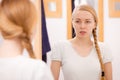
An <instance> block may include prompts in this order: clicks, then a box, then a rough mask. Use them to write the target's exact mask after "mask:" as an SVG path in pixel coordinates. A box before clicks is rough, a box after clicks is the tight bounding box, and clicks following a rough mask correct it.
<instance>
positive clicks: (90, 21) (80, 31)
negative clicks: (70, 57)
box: [72, 10, 96, 38]
mask: <svg viewBox="0 0 120 80" xmlns="http://www.w3.org/2000/svg"><path fill="white" fill-rule="evenodd" d="M72 24H73V28H74V30H75V33H76V37H79V38H83V37H90V36H91V34H92V30H93V29H94V28H95V27H96V26H95V25H96V24H95V20H94V17H93V15H92V14H91V13H90V12H88V11H83V10H79V11H76V12H75V13H74V15H73V20H72Z"/></svg>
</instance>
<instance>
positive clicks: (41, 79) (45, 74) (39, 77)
mask: <svg viewBox="0 0 120 80" xmlns="http://www.w3.org/2000/svg"><path fill="white" fill-rule="evenodd" d="M33 75H34V77H33V79H32V80H54V78H53V75H52V72H51V70H50V67H49V66H47V64H45V63H44V62H41V63H38V65H37V66H36V68H35V71H34V74H33Z"/></svg>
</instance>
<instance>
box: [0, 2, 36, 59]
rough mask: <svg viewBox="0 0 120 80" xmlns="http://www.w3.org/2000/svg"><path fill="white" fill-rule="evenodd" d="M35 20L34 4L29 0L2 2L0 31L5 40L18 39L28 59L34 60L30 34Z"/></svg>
mask: <svg viewBox="0 0 120 80" xmlns="http://www.w3.org/2000/svg"><path fill="white" fill-rule="evenodd" d="M36 20H37V12H36V8H35V6H34V4H33V3H32V2H31V1H29V0H2V2H1V4H0V30H1V33H2V35H3V37H4V38H5V39H12V38H18V39H19V40H20V41H21V43H22V46H23V48H26V49H27V51H28V52H29V55H30V57H32V58H35V55H34V52H33V48H32V44H31V40H30V38H31V34H32V31H33V28H34V26H35V22H36Z"/></svg>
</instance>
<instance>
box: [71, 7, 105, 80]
mask: <svg viewBox="0 0 120 80" xmlns="http://www.w3.org/2000/svg"><path fill="white" fill-rule="evenodd" d="M77 10H83V11H88V12H90V13H91V14H92V15H93V17H94V20H95V23H96V26H97V24H98V17H97V14H96V11H95V10H94V8H92V7H91V6H89V5H79V6H77V7H76V8H75V9H74V10H73V13H72V17H74V14H75V12H76V11H77ZM96 30H97V27H96V28H95V29H93V32H92V34H93V38H94V44H95V48H96V52H97V55H98V58H99V62H100V66H101V69H102V76H101V80H102V78H103V75H104V67H103V66H104V65H103V60H102V56H101V52H100V48H99V46H98V41H97V33H96Z"/></svg>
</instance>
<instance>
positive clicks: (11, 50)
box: [0, 40, 23, 58]
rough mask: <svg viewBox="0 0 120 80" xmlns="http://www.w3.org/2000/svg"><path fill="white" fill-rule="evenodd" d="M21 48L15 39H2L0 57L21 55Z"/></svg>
mask: <svg viewBox="0 0 120 80" xmlns="http://www.w3.org/2000/svg"><path fill="white" fill-rule="evenodd" d="M22 51H23V48H22V46H21V44H20V42H19V41H17V40H4V41H3V43H2V45H1V46H0V57H2V58H4V57H15V56H18V55H21V54H22Z"/></svg>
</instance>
